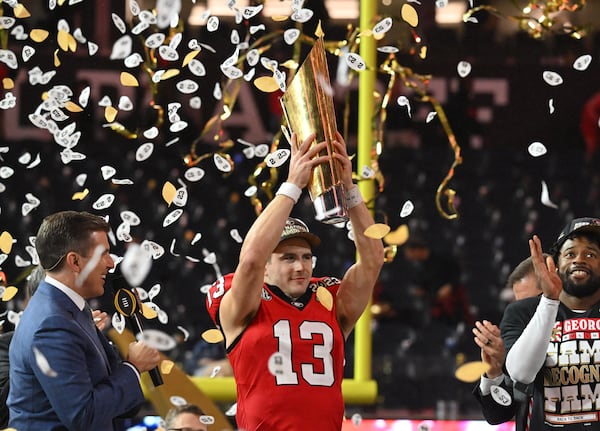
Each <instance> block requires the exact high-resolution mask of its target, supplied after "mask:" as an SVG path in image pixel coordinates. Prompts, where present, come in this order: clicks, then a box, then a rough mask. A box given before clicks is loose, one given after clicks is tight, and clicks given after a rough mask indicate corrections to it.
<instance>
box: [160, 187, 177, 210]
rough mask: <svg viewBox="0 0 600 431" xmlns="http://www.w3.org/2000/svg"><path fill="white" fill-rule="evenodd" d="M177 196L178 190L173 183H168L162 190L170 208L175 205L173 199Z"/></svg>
mask: <svg viewBox="0 0 600 431" xmlns="http://www.w3.org/2000/svg"><path fill="white" fill-rule="evenodd" d="M176 194H177V188H176V187H175V186H174V185H173V184H172V183H170V182H169V181H167V182H166V183H165V185H164V186H163V188H162V197H163V199H164V200H165V202H166V203H167V204H168V205H169V206H170V205H171V204H172V203H173V199H175V195H176Z"/></svg>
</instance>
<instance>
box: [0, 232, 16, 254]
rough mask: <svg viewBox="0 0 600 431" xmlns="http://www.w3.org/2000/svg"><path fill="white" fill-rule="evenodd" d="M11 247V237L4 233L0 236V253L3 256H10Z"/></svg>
mask: <svg viewBox="0 0 600 431" xmlns="http://www.w3.org/2000/svg"><path fill="white" fill-rule="evenodd" d="M12 246H13V237H12V235H11V234H10V233H8V232H6V231H4V232H2V234H1V235H0V251H2V253H4V254H10V251H11V250H12Z"/></svg>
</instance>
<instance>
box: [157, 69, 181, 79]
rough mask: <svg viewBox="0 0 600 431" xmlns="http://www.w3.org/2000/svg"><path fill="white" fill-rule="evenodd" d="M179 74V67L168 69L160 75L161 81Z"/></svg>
mask: <svg viewBox="0 0 600 431" xmlns="http://www.w3.org/2000/svg"><path fill="white" fill-rule="evenodd" d="M177 75H179V69H169V70H167V71H166V72H165V73H163V74H162V76H161V77H160V80H161V81H166V80H167V79H169V78H173V77H174V76H177Z"/></svg>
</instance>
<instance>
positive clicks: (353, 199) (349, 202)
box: [346, 186, 363, 209]
mask: <svg viewBox="0 0 600 431" xmlns="http://www.w3.org/2000/svg"><path fill="white" fill-rule="evenodd" d="M362 203H363V198H362V195H361V194H360V189H359V188H358V187H357V186H354V187H352V188H351V189H349V190H347V191H346V207H347V208H348V209H350V208H354V207H355V206H358V205H360V204H362Z"/></svg>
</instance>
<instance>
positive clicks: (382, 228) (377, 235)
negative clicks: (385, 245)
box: [364, 223, 391, 239]
mask: <svg viewBox="0 0 600 431" xmlns="http://www.w3.org/2000/svg"><path fill="white" fill-rule="evenodd" d="M390 230H391V228H390V227H389V226H388V225H387V224H383V223H375V224H372V225H371V226H369V227H368V228H366V229H365V232H364V235H365V236H366V237H367V238H373V239H381V238H383V237H384V236H386V235H387V234H388V233H389V232H390Z"/></svg>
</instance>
